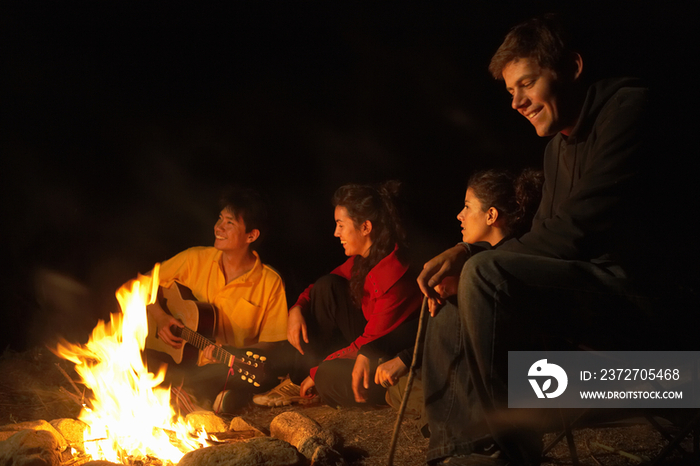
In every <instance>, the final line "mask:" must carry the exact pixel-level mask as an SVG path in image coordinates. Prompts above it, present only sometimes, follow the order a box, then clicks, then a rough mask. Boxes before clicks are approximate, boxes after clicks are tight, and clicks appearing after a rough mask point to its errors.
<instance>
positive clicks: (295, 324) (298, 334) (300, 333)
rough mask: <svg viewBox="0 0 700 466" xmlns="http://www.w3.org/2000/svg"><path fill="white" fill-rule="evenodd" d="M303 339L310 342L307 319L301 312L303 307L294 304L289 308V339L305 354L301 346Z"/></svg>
mask: <svg viewBox="0 0 700 466" xmlns="http://www.w3.org/2000/svg"><path fill="white" fill-rule="evenodd" d="M302 339H303V340H304V343H308V342H309V337H308V335H307V334H306V320H305V319H304V316H303V315H302V314H301V307H299V306H294V307H292V308H291V309H290V310H289V317H288V319H287V340H288V341H289V343H291V345H292V346H293V347H295V348H296V349H297V351H299V352H300V353H301V354H304V350H303V349H302V348H301V340H302Z"/></svg>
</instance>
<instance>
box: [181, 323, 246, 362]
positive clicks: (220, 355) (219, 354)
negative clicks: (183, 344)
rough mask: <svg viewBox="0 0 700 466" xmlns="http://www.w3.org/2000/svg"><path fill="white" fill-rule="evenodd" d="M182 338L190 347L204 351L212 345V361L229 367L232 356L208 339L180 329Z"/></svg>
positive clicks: (185, 329)
mask: <svg viewBox="0 0 700 466" xmlns="http://www.w3.org/2000/svg"><path fill="white" fill-rule="evenodd" d="M181 336H182V338H184V339H185V340H186V341H187V342H188V343H189V344H191V345H192V346H196V347H197V348H199V349H200V350H204V349H205V348H208V347H209V346H212V345H214V351H213V356H214V359H216V360H218V361H221V362H223V363H224V364H226V365H227V366H230V365H231V358H232V357H233V355H232V354H231V353H229V352H228V351H226V350H225V349H223V348H222V347H220V346H216V343H214V342H213V341H211V340H210V339H209V338H206V337H204V336H203V335H202V334H200V333H197V332H195V331H193V330H191V329H189V328H187V327H184V328H182V335H181Z"/></svg>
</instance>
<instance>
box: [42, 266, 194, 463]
mask: <svg viewBox="0 0 700 466" xmlns="http://www.w3.org/2000/svg"><path fill="white" fill-rule="evenodd" d="M157 290H158V265H156V267H155V268H154V270H153V276H152V277H149V276H141V275H140V276H139V277H138V278H137V279H135V280H132V281H131V282H130V283H129V284H127V285H126V286H124V287H122V288H121V289H120V290H119V291H118V293H117V300H118V301H119V305H120V306H121V309H122V312H121V313H115V314H112V315H111V317H110V322H103V321H100V322H98V324H97V326H96V327H95V329H94V330H93V332H92V335H91V336H90V339H89V341H88V342H87V344H85V345H74V344H71V343H68V342H66V341H62V342H61V343H60V344H59V345H58V347H57V348H56V349H55V351H54V352H55V353H56V354H57V355H59V356H60V357H62V358H65V359H67V360H69V361H71V362H73V363H75V371H76V373H77V374H78V375H79V376H80V377H81V379H82V382H83V383H84V384H85V386H86V387H87V388H88V389H89V390H90V391H91V392H92V395H91V396H90V397H89V398H87V399H86V400H85V402H84V404H83V409H82V411H81V413H80V416H79V419H80V420H81V421H83V422H85V423H86V424H87V426H88V428H87V429H86V430H85V432H84V445H85V451H86V453H87V454H89V455H90V456H91V457H92V459H93V460H106V461H111V462H114V463H124V464H128V461H127V459H128V458H133V457H141V458H145V457H147V458H158V459H159V460H161V461H165V462H171V463H177V462H178V461H179V460H180V459H181V458H182V456H183V455H184V454H185V453H187V452H189V451H192V450H195V449H198V448H201V447H202V446H204V445H206V438H207V433H206V432H205V431H204V429H203V428H202V427H198V426H191V425H188V424H187V423H186V422H185V420H184V418H182V417H181V416H179V415H178V414H177V413H176V412H175V411H174V410H173V409H172V407H171V405H170V390H169V389H168V388H164V387H161V386H160V384H161V382H162V381H163V379H164V376H165V372H164V370H163V369H161V370H160V371H159V372H158V374H153V373H151V372H149V371H148V370H147V369H146V367H145V365H144V363H143V359H142V356H141V352H142V351H143V349H144V344H145V341H146V336H147V334H148V322H147V316H146V305H147V304H149V303H152V302H154V300H155V298H156V294H157Z"/></svg>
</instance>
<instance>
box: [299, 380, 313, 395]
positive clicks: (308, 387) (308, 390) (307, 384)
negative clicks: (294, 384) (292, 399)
mask: <svg viewBox="0 0 700 466" xmlns="http://www.w3.org/2000/svg"><path fill="white" fill-rule="evenodd" d="M300 387H301V389H300V390H299V396H301V397H302V398H313V397H315V396H316V382H314V379H312V378H311V376H309V377H307V378H305V379H304V381H303V382H302V383H301V385H300Z"/></svg>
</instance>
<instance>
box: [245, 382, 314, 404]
mask: <svg viewBox="0 0 700 466" xmlns="http://www.w3.org/2000/svg"><path fill="white" fill-rule="evenodd" d="M300 393H301V387H299V385H296V384H295V383H293V382H292V380H291V379H284V380H283V381H282V383H280V384H279V385H277V386H276V387H275V388H273V389H272V390H270V391H269V392H266V393H261V394H259V395H255V396H253V403H255V404H256V405H258V406H287V405H290V404H292V403H308V402H310V401H312V400H309V399H307V398H304V397H302V396H301V395H300Z"/></svg>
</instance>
